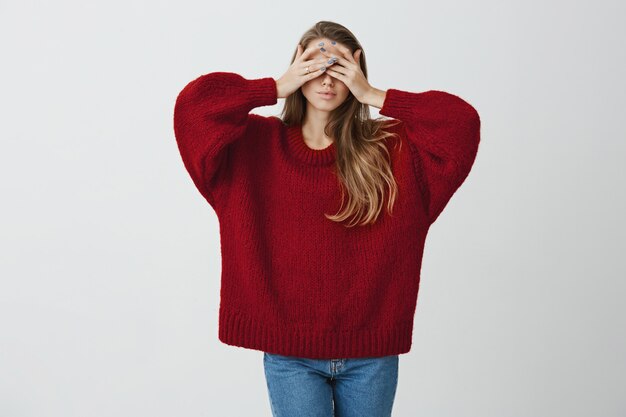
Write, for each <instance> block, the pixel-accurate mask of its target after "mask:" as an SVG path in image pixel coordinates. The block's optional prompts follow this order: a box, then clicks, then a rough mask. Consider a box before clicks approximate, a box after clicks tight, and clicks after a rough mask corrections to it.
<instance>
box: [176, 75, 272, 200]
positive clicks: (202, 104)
mask: <svg viewBox="0 0 626 417" xmlns="http://www.w3.org/2000/svg"><path fill="white" fill-rule="evenodd" d="M277 98H278V97H277V90H276V81H275V80H274V79H273V78H271V77H266V78H258V79H246V78H243V77H242V76H241V75H239V74H236V73H232V72H212V73H208V74H204V75H201V76H200V77H198V78H196V79H195V80H193V81H191V82H189V83H188V84H187V85H186V86H185V87H184V88H183V89H182V91H181V92H180V93H179V94H178V97H177V98H176V104H175V106H174V134H175V136H176V141H177V143H178V148H179V151H180V154H181V156H182V159H183V162H184V165H185V168H186V169H187V171H188V172H189V174H190V176H191V178H192V180H193V182H194V184H195V185H196V187H197V188H198V190H199V191H200V193H201V194H202V195H203V196H204V197H205V198H206V200H207V201H208V202H209V203H210V204H211V206H213V207H214V208H215V197H216V196H215V192H214V191H215V189H216V188H217V187H218V186H219V177H220V175H219V172H220V171H221V170H222V169H224V168H223V166H224V164H223V162H224V160H225V159H226V154H227V152H228V145H229V144H231V143H233V142H234V141H236V140H239V139H241V138H242V137H243V136H244V134H245V132H246V130H247V129H248V128H249V127H250V125H251V124H252V123H254V122H258V121H261V120H264V119H265V118H263V117H262V116H259V115H254V114H250V113H249V112H250V110H252V109H253V108H255V107H258V106H266V105H272V104H276V102H277Z"/></svg>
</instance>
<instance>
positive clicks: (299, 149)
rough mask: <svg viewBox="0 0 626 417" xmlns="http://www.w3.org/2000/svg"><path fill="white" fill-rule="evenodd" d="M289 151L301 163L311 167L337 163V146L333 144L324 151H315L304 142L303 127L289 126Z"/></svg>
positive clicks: (298, 125)
mask: <svg viewBox="0 0 626 417" xmlns="http://www.w3.org/2000/svg"><path fill="white" fill-rule="evenodd" d="M286 129H287V150H288V151H289V153H291V154H292V155H293V157H295V158H297V159H298V160H299V161H300V162H303V163H305V164H309V165H329V164H331V163H332V162H334V161H335V158H336V153H337V150H336V146H335V143H334V142H333V143H331V144H330V145H328V146H327V147H325V148H324V149H313V148H309V146H308V145H307V144H306V142H305V141H304V136H303V135H302V125H301V124H295V125H292V126H287V128H286Z"/></svg>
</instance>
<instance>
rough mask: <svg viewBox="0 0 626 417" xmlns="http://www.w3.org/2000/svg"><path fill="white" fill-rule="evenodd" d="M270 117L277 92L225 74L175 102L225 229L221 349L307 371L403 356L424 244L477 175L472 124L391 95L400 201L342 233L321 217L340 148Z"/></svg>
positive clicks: (333, 199)
mask: <svg viewBox="0 0 626 417" xmlns="http://www.w3.org/2000/svg"><path fill="white" fill-rule="evenodd" d="M276 103H277V91H276V82H275V80H274V79H273V78H270V77H267V78H258V79H246V78H243V77H242V76H241V75H239V74H236V73H230V72H213V73H209V74H205V75H202V76H199V77H198V78H196V79H195V80H193V81H191V82H189V83H188V84H187V85H186V86H185V87H184V88H183V90H182V91H181V92H180V94H179V95H178V97H177V99H176V104H175V108H174V133H175V136H176V140H177V143H178V148H179V150H180V154H181V156H182V160H183V162H184V165H185V167H186V169H187V171H188V172H189V174H190V176H191V178H192V180H193V182H194V184H195V186H196V187H197V189H198V190H199V192H200V193H201V194H202V196H203V197H204V198H205V199H206V201H207V202H208V203H209V204H210V205H211V207H213V209H214V210H215V213H216V215H217V217H218V220H219V225H220V243H221V256H222V272H221V289H220V308H219V331H218V337H219V339H220V341H221V342H223V343H225V344H228V345H233V346H239V347H243V348H248V349H256V350H261V351H266V352H270V353H278V354H282V355H291V356H300V357H308V358H356V357H367V356H384V355H393V354H401V353H406V352H408V351H409V350H410V348H411V343H412V332H413V318H414V313H415V309H416V303H417V293H418V288H419V282H420V269H421V262H422V253H423V249H424V241H425V238H426V234H427V232H428V230H429V227H430V225H431V224H432V223H433V222H434V221H435V219H436V218H437V217H438V216H439V214H440V213H441V211H442V210H443V208H444V206H445V205H446V204H447V202H448V201H449V200H450V198H451V197H452V195H453V194H454V193H455V191H456V190H457V189H458V187H459V186H460V185H461V184H462V183H463V182H464V180H465V178H466V177H467V175H468V174H469V172H470V169H471V167H472V165H473V163H474V159H475V157H476V153H477V150H478V144H479V141H480V118H479V115H478V113H477V112H476V110H475V109H474V108H473V107H472V106H471V105H470V104H468V103H467V102H466V101H464V100H462V99H461V98H459V97H457V96H455V95H452V94H449V93H446V92H443V91H435V90H430V91H425V92H420V93H413V92H408V91H402V90H396V89H389V90H387V94H386V97H385V101H384V105H383V107H382V108H381V109H380V114H381V115H383V116H388V117H391V118H394V119H398V120H400V121H401V122H402V123H400V124H398V125H397V126H395V127H394V128H392V129H390V130H393V131H396V132H398V133H399V134H400V135H401V140H402V142H403V144H402V147H401V148H399V147H398V146H388V148H389V151H390V154H391V166H392V170H393V173H394V176H395V179H396V182H397V184H398V199H397V200H396V202H395V206H394V209H393V215H392V216H389V214H388V213H387V212H386V210H383V212H381V215H380V217H379V219H378V220H377V222H376V223H375V224H374V225H368V226H354V227H351V228H348V227H345V226H344V225H343V224H340V223H336V222H334V221H331V220H328V219H327V218H325V217H324V213H328V214H332V213H335V212H337V211H338V210H339V208H340V205H341V189H340V186H339V184H338V179H337V176H336V174H335V173H333V169H334V166H335V165H334V161H335V153H336V151H335V144H331V145H330V146H329V147H327V148H325V149H321V150H315V149H311V148H309V147H308V146H307V145H306V144H305V143H304V139H303V137H302V130H301V126H300V125H295V126H286V125H284V123H283V122H282V120H281V119H279V118H278V117H275V116H270V117H265V116H261V115H258V114H255V113H251V112H250V111H251V110H252V109H254V108H255V107H259V106H267V105H273V104H276ZM390 143H391V142H390Z"/></svg>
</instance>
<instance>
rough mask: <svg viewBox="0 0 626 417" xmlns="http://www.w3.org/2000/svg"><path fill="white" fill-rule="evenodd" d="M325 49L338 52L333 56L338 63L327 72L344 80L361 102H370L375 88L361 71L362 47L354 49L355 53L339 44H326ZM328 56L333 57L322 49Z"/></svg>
mask: <svg viewBox="0 0 626 417" xmlns="http://www.w3.org/2000/svg"><path fill="white" fill-rule="evenodd" d="M325 49H326V50H327V51H328V50H329V49H330V51H329V52H332V50H333V49H334V50H335V51H336V52H335V53H333V54H332V57H335V58H336V60H337V61H336V64H335V65H334V66H333V68H332V69H328V70H327V71H326V72H327V73H328V74H329V75H331V76H332V77H334V78H336V79H338V80H340V81H342V82H343V83H344V84H345V85H346V86H347V87H348V88H349V89H350V92H352V95H353V96H354V97H355V98H356V99H357V100H359V101H360V102H361V103H364V104H370V103H369V101H370V95H372V93H373V91H374V90H375V89H374V88H373V87H372V86H371V85H370V83H369V82H368V81H367V78H365V74H363V71H361V65H360V62H359V61H360V58H361V52H362V51H361V49H357V50H356V51H354V55H352V54H351V53H350V50H349V49H348V48H346V47H344V46H340V45H338V44H335V45H329V46H326V47H325ZM322 54H324V55H325V56H327V57H331V55H328V53H325V52H324V51H322Z"/></svg>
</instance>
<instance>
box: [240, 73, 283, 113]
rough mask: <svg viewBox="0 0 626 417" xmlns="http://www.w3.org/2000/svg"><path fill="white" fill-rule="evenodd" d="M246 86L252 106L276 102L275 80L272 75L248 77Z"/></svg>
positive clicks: (268, 104)
mask: <svg viewBox="0 0 626 417" xmlns="http://www.w3.org/2000/svg"><path fill="white" fill-rule="evenodd" d="M246 87H247V91H248V97H249V99H250V104H251V105H253V107H259V106H270V105H273V104H276V103H277V102H278V91H276V80H274V79H273V78H272V77H265V78H256V79H252V80H250V79H248V80H247V85H246Z"/></svg>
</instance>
